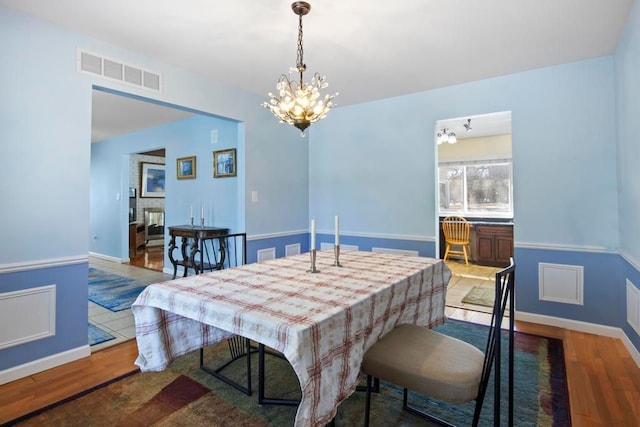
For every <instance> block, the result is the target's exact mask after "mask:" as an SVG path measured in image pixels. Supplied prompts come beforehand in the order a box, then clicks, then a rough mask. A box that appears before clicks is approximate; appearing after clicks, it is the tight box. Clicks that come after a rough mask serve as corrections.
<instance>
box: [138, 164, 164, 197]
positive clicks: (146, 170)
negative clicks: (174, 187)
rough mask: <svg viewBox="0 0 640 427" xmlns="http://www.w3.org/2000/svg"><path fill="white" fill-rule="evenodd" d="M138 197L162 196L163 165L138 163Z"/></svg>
mask: <svg viewBox="0 0 640 427" xmlns="http://www.w3.org/2000/svg"><path fill="white" fill-rule="evenodd" d="M140 197H164V165H162V164H158V163H144V162H141V163H140Z"/></svg>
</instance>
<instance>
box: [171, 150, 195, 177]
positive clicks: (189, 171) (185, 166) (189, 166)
mask: <svg viewBox="0 0 640 427" xmlns="http://www.w3.org/2000/svg"><path fill="white" fill-rule="evenodd" d="M176 175H177V177H178V179H195V177H196V156H190V157H181V158H179V159H177V160H176Z"/></svg>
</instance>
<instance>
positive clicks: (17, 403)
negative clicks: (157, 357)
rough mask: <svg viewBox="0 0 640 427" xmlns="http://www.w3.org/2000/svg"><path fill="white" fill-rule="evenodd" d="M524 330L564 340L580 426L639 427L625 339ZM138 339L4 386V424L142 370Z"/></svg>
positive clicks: (470, 316)
mask: <svg viewBox="0 0 640 427" xmlns="http://www.w3.org/2000/svg"><path fill="white" fill-rule="evenodd" d="M447 315H448V316H449V317H450V318H455V319H459V320H466V321H471V322H475V323H487V320H488V318H489V315H488V314H486V313H481V312H476V311H468V310H463V309H459V308H453V307H448V308H447ZM516 328H517V329H518V330H519V331H522V332H527V333H532V334H537V335H542V336H547V337H553V338H560V339H562V340H563V344H564V353H565V364H566V371H567V382H568V387H569V399H570V405H571V421H572V425H574V426H607V427H608V426H630V427H631V426H635V427H637V426H639V425H640V368H639V367H638V366H637V365H636V364H635V361H634V360H633V359H632V358H631V356H630V355H629V353H628V352H627V350H626V349H625V347H624V345H623V344H622V342H621V341H620V340H617V339H613V338H608V337H602V336H597V335H592V334H586V333H582V332H577V331H571V330H567V329H562V328H556V327H550V326H544V325H538V324H533V323H526V322H516ZM136 357H137V346H136V342H135V340H130V341H126V342H124V343H122V344H118V345H116V346H114V347H109V348H106V349H104V350H100V351H97V352H95V353H93V354H91V356H90V357H87V358H85V359H82V360H78V361H75V362H71V363H68V364H65V365H62V366H59V367H56V368H53V369H50V370H48V371H44V372H41V373H38V374H35V375H31V376H29V377H26V378H22V379H20V380H16V381H13V382H11V383H9V384H5V385H2V386H0V425H1V424H3V423H6V422H8V421H10V420H13V419H15V418H17V417H20V416H22V415H25V414H28V413H30V412H33V411H35V410H38V409H40V408H43V407H46V406H48V405H50V404H53V403H55V402H58V401H60V400H62V399H65V398H67V397H69V396H73V395H75V394H77V393H80V392H82V391H84V390H87V389H90V388H92V387H95V386H97V385H100V384H102V383H104V382H106V381H109V380H112V379H114V378H117V377H119V376H121V375H123V374H126V373H128V372H132V371H135V370H136V369H137V368H136V366H135V365H134V364H133V362H134V360H135V358H136Z"/></svg>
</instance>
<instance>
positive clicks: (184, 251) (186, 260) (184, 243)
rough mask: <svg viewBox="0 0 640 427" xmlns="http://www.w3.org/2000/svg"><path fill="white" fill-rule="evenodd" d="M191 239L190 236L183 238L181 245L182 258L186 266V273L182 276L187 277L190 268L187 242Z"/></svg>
mask: <svg viewBox="0 0 640 427" xmlns="http://www.w3.org/2000/svg"><path fill="white" fill-rule="evenodd" d="M188 241H189V238H188V237H183V238H182V244H181V245H180V252H182V260H183V263H184V265H183V267H184V274H183V275H182V277H187V270H188V269H189V256H188V255H187V242H188Z"/></svg>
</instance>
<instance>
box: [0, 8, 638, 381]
mask: <svg viewBox="0 0 640 427" xmlns="http://www.w3.org/2000/svg"><path fill="white" fill-rule="evenodd" d="M638 9H639V6H638V4H637V3H636V4H635V5H634V7H633V10H632V12H631V15H630V17H629V21H628V23H627V26H626V27H625V31H624V34H623V36H622V38H621V41H620V44H619V46H618V49H617V51H616V54H615V56H614V57H603V58H597V59H592V60H588V61H581V62H577V63H572V64H566V65H561V66H556V67H549V68H545V69H540V70H534V71H530V72H525V73H519V74H513V75H508V76H504V77H499V78H495V79H488V80H482V81H478V82H472V83H467V84H463V85H457V86H451V87H446V88H441V89H436V90H431V91H428V92H421V93H415V94H411V95H407V96H402V97H397V98H391V99H384V100H380V101H376V102H371V103H366V104H361V105H353V106H347V107H341V108H337V109H335V110H333V111H332V112H331V113H330V115H329V117H328V118H327V119H326V120H324V121H322V122H320V123H317V124H315V125H313V126H312V128H311V129H310V131H309V138H308V139H301V138H300V137H299V134H298V132H297V131H296V130H295V129H293V128H291V127H290V126H285V125H281V124H279V123H278V122H277V120H274V118H273V116H272V115H271V114H270V113H269V112H268V111H267V110H266V109H264V108H262V107H260V103H261V102H262V101H263V100H264V97H261V96H258V95H254V94H249V93H245V92H242V91H240V90H237V89H235V88H232V87H228V86H225V85H222V84H220V83H218V82H214V81H210V80H206V79H204V78H203V77H202V76H199V75H196V74H193V73H190V72H188V71H186V70H182V69H180V68H177V67H175V66H172V65H169V64H165V63H162V62H159V61H155V60H152V59H149V58H145V57H141V56H139V55H137V54H134V53H132V52H129V51H127V50H124V49H122V48H119V47H116V46H113V45H109V44H106V43H103V42H100V41H97V40H94V39H90V38H87V37H84V36H80V35H78V34H75V33H72V32H70V31H66V30H63V29H60V28H58V27H55V26H52V25H50V24H48V23H45V22H42V21H38V20H35V19H32V18H29V17H26V16H24V15H21V14H17V13H15V12H12V11H9V10H8V9H5V8H2V7H0V57H1V58H2V63H3V65H2V67H0V93H2V99H0V141H1V142H2V143H1V144H0V159H2V168H0V178H1V179H2V180H3V182H9V183H17V184H16V185H5V186H3V189H2V196H3V200H5V201H7V207H6V208H5V209H3V210H2V213H1V214H0V215H1V216H0V220H1V221H0V241H2V242H11V243H12V244H11V251H3V252H2V255H0V257H1V258H0V292H8V291H13V290H19V289H27V288H30V287H35V286H40V285H42V284H43V282H46V283H51V282H56V283H57V284H58V285H59V286H60V287H61V288H64V289H63V290H61V292H63V293H64V299H63V298H60V300H59V306H58V308H57V325H58V328H57V334H56V336H55V337H51V338H47V339H44V340H40V341H37V342H34V343H29V344H26V345H22V346H17V347H15V348H10V349H6V350H0V361H2V362H1V363H0V369H2V368H3V367H4V368H7V367H12V366H16V365H20V364H24V363H27V362H30V361H33V360H37V359H41V358H44V357H47V356H49V355H56V354H58V353H61V352H63V351H65V350H69V349H73V348H76V347H79V346H81V345H83V344H84V343H86V320H87V313H86V294H87V277H86V274H85V273H86V259H87V253H88V251H89V242H90V239H89V236H90V224H89V217H90V215H89V206H90V197H89V194H90V192H89V183H90V170H91V169H90V129H91V93H92V87H93V86H94V85H97V86H102V87H106V88H107V89H110V90H114V91H122V92H127V93H130V94H133V95H137V96H141V97H149V98H153V99H155V100H157V101H160V102H164V103H168V104H171V105H177V106H184V107H189V108H192V109H194V110H197V111H202V112H204V113H207V114H210V115H215V116H217V117H222V118H228V119H229V120H230V123H231V122H235V123H236V124H235V126H236V132H237V135H236V140H237V144H238V147H237V148H238V150H239V156H238V160H239V164H238V170H239V176H238V177H237V179H236V184H235V185H236V194H235V195H232V194H230V193H227V192H226V191H227V190H228V189H225V190H223V192H224V194H225V195H226V196H227V197H230V198H232V199H233V198H234V197H235V204H236V206H237V211H236V212H235V219H231V218H230V217H229V219H228V221H229V222H230V223H232V224H234V225H235V226H237V228H238V230H239V231H246V232H247V233H248V234H249V236H252V240H250V242H249V243H250V245H249V246H250V247H251V248H252V250H251V251H250V256H249V257H250V260H251V256H252V255H251V252H253V253H255V250H256V249H258V248H263V247H272V246H274V247H276V248H277V254H278V256H280V254H283V247H284V245H285V244H290V243H296V242H298V243H301V244H302V250H303V251H304V250H307V248H308V238H307V235H306V234H305V230H307V229H308V224H309V219H310V218H311V217H313V218H315V219H316V220H317V222H318V232H319V233H320V234H321V235H323V236H321V239H325V238H326V239H327V241H330V234H331V231H332V228H333V226H332V221H333V217H334V215H336V214H339V215H340V218H341V229H342V232H343V234H344V235H345V237H344V238H343V243H344V244H349V243H355V244H359V245H360V246H361V247H362V248H363V249H366V247H369V246H382V247H397V248H406V249H412V248H414V246H415V247H417V248H418V249H417V250H419V251H420V253H421V254H426V255H433V254H435V246H434V245H433V241H434V239H435V238H436V229H437V228H436V215H435V212H436V211H435V206H436V204H435V200H436V199H435V198H436V194H435V143H434V141H433V136H434V132H433V130H434V124H435V122H436V121H437V120H440V119H446V118H452V117H464V116H470V115H477V114H483V113H491V112H495V111H511V112H512V117H513V126H512V128H513V160H514V188H515V197H514V199H515V231H514V232H515V239H516V258H517V262H518V265H519V270H518V271H519V273H518V281H519V287H520V291H519V293H518V297H517V298H518V299H517V304H518V307H519V309H520V308H523V309H526V310H527V311H530V312H532V313H536V314H542V315H545V314H546V315H550V316H558V317H563V318H567V319H570V320H582V321H585V322H593V323H600V324H602V325H610V326H616V327H621V328H623V329H624V331H625V332H626V334H627V335H628V336H629V337H630V339H631V341H632V342H633V343H634V344H635V345H636V347H640V339H639V338H638V335H637V334H635V332H634V331H633V330H631V328H630V327H628V326H627V325H626V323H625V322H624V320H623V317H624V311H625V309H624V305H623V299H624V286H625V280H626V279H627V278H628V279H629V280H631V281H632V282H633V283H635V285H636V286H638V285H639V284H640V273H638V266H639V265H640V263H639V262H638V259H640V247H639V245H638V244H637V242H638V241H640V228H639V227H635V228H630V229H627V228H626V226H629V225H634V224H635V225H637V218H638V215H639V213H640V188H639V186H638V182H640V179H639V178H640V171H638V168H637V167H636V165H637V163H638V160H640V155H639V148H638V147H639V144H638V142H637V138H635V137H634V135H635V134H634V132H633V131H634V129H633V128H634V126H635V121H634V120H635V118H637V117H638V113H639V112H640V111H639V110H640V104H639V103H640V101H639V99H640V88H639V83H638V77H637V76H636V75H637V73H636V72H635V71H636V70H637V69H638V65H640V59H639V57H638V55H639V54H638V51H639V49H638V45H639V44H640V36H639V35H638V31H639V30H638V27H640V25H639V24H640V18H639V14H640V12H639V11H638ZM77 48H83V49H86V50H89V51H92V52H97V53H100V54H103V55H105V56H108V57H113V58H117V59H120V60H122V61H125V62H130V63H132V64H135V65H138V66H140V67H143V68H147V69H151V70H158V71H159V72H161V73H162V74H163V83H164V87H163V92H162V93H161V94H151V95H150V94H149V93H148V92H146V91H144V90H140V89H135V88H132V87H129V86H125V85H121V84H118V83H116V82H110V81H105V80H103V79H96V78H93V77H91V76H88V75H84V74H80V73H77V72H76V71H75V60H76V49H77ZM43 70H46V73H45V72H43ZM345 90H346V89H345ZM616 110H617V114H616ZM205 127H206V126H205ZM232 138H233V137H232ZM195 140H197V138H196V139H194V141H195ZM138 142H139V141H138ZM150 145H154V146H155V145H157V144H156V143H155V142H154V143H150ZM185 148H187V147H185ZM193 148H195V147H193ZM105 150H106V151H109V149H108V148H106V149H105ZM172 150H175V151H171V153H170V156H171V157H170V158H169V157H168V158H167V169H168V170H169V171H171V170H173V168H172V162H174V161H175V158H177V157H182V156H186V155H191V153H192V150H187V149H185V150H184V151H180V150H179V149H178V148H176V146H174V148H173V149H172ZM136 151H137V150H136ZM211 151H212V150H211ZM124 153H125V150H123V149H121V150H120V151H119V153H111V154H109V156H113V159H115V160H114V161H113V163H112V164H113V165H114V170H115V171H122V170H123V168H124V167H125V165H126V164H128V163H127V162H126V161H125V160H124V158H125V156H124ZM118 156H120V163H119V164H118V165H117V167H116V166H115V165H116V164H117V163H118V161H117V157H118ZM198 156H200V154H198ZM203 156H204V158H208V157H209V156H210V153H207V154H203ZM198 158H199V159H200V157H198ZM204 163H206V162H198V165H199V166H198V176H199V177H200V176H201V175H200V173H201V171H202V169H200V165H204ZM27 168H28V169H27ZM25 170H28V173H25ZM207 173H208V172H207ZM121 179H122V181H121V183H120V185H119V186H117V185H116V187H115V188H116V189H117V188H119V189H120V191H121V192H123V194H126V192H124V191H123V190H126V187H127V186H128V180H125V179H124V177H122V176H121ZM202 182H204V181H202ZM213 182H214V181H211V185H213ZM199 183H200V181H199V180H196V181H195V182H192V183H186V184H184V186H183V185H182V184H183V182H174V183H173V185H175V186H176V187H174V188H180V187H184V189H187V188H188V187H190V186H192V185H193V186H197V185H199ZM168 186H169V189H170V188H171V184H168ZM211 188H213V187H211ZM193 191H195V192H199V191H202V190H201V189H196V188H188V189H187V190H186V191H185V192H184V199H179V198H178V199H176V201H175V203H174V202H171V205H170V206H169V207H168V208H167V209H168V211H167V215H168V218H167V220H168V221H169V220H171V221H178V220H183V218H187V217H188V215H187V213H188V211H187V209H188V206H187V203H188V202H189V203H190V200H193V199H192V197H193ZM205 191H208V188H207V190H205ZM216 191H217V190H216ZM252 191H257V192H258V196H259V197H258V202H257V203H253V202H251V192H252ZM181 192H182V188H180V190H179V191H178V192H177V193H176V194H180V193H181ZM114 194H115V193H114ZM207 194H208V193H207ZM211 196H212V198H213V197H214V194H211ZM178 197H183V196H178ZM115 211H116V213H115V216H114V221H121V222H122V221H126V210H124V209H122V211H120V210H119V209H118V206H117V204H115ZM169 215H170V217H169ZM225 215H226V214H225ZM231 215H232V216H233V214H231ZM214 217H215V214H214ZM226 220H227V217H226V216H225V221H226ZM25 224H29V227H25V226H24V225H25ZM619 224H620V225H623V224H624V225H625V228H624V229H622V228H621V227H619ZM117 227H120V225H117ZM118 229H121V228H118ZM242 229H244V230H242ZM619 229H620V230H622V231H620V232H619ZM101 233H102V232H101ZM325 235H326V236H325ZM274 236H275V237H274ZM122 239H123V235H122V234H121V235H120V240H121V243H120V253H122V250H123V248H124V246H125V243H124V242H122ZM321 239H320V240H319V241H323V240H321ZM34 242H37V244H35V243H34ZM399 242H400V243H399ZM117 247H118V243H117V241H116V242H109V243H108V244H107V245H106V246H105V248H104V249H100V250H105V251H108V252H111V251H112V250H114V249H113V248H115V251H116V252H114V253H117V250H118V249H117ZM618 251H620V253H621V254H622V256H620V255H618ZM69 259H71V260H73V263H75V264H73V265H74V266H73V267H69V268H68V271H67V269H66V267H65V268H63V267H56V266H54V267H46V268H40V267H38V265H42V264H43V263H45V264H47V265H49V264H53V265H55V264H56V263H64V262H66V261H68V260H69ZM539 262H556V263H568V264H577V265H582V266H584V268H585V298H584V300H585V305H584V306H583V307H576V306H570V307H569V306H568V305H567V304H559V303H548V302H547V303H543V302H540V301H538V300H537V298H533V296H534V295H537V293H536V286H537V282H538V278H537V269H536V268H535V266H536V265H537V264H538V263H539ZM25 265H26V268H25ZM61 268H63V270H64V272H62V271H61V270H60V269H61ZM18 270H19V271H18ZM606 272H609V273H610V274H605V273H606ZM45 278H46V280H45ZM0 327H1V326H0Z"/></svg>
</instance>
